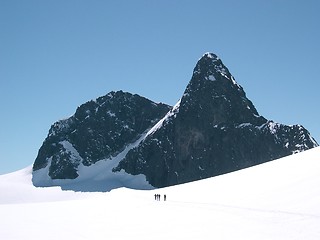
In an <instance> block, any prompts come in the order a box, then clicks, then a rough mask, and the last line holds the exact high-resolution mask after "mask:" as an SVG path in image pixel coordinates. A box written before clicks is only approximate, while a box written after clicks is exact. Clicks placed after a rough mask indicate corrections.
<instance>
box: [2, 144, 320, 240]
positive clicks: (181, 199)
mask: <svg viewBox="0 0 320 240" xmlns="http://www.w3.org/2000/svg"><path fill="white" fill-rule="evenodd" d="M319 156H320V147H317V148H314V149H311V150H308V151H305V152H301V153H297V154H295V155H291V156H289V157H285V158H282V159H278V160H275V161H272V162H268V163H265V164H261V165H259V166H255V167H251V168H247V169H244V170H240V171H236V172H233V173H229V174H225V175H221V176H218V177H213V178H209V179H205V180H200V181H195V182H192V183H187V184H182V185H177V186H172V187H167V188H162V189H154V190H133V189H127V188H118V189H115V190H112V191H111V192H105V193H81V192H72V191H62V190H61V189H60V188H58V187H50V188H36V187H34V186H33V185H32V182H31V167H29V168H26V169H23V170H21V171H18V172H14V173H11V174H7V175H2V176H0V192H1V195H0V212H1V215H0V238H1V239H6V240H11V239H19V240H20V239H24V240H29V239H30V240H31V239H32V240H37V239H46V240H50V239H54V240H56V239H62V240H63V239H77V240H82V239H98V240H99V239H148V240H149V239H155V240H158V239H161V240H163V239H175V240H176V239H183V240H188V239H192V240H194V239H224V240H228V239H232V240H234V239H246V240H250V239H254V240H256V239H259V240H261V239H273V240H274V239H281V240H284V239H290V240H294V239H308V240H312V239H314V240H318V239H320V227H319V226H320V204H319V203H320V188H319V186H320V174H319V172H320V159H319ZM156 193H158V194H161V195H162V196H161V197H162V198H161V201H155V200H154V194H156ZM163 194H166V195H167V201H166V202H164V201H163Z"/></svg>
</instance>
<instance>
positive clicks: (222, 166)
mask: <svg viewBox="0 0 320 240" xmlns="http://www.w3.org/2000/svg"><path fill="white" fill-rule="evenodd" d="M315 146H317V143H316V141H315V140H314V139H313V138H312V137H311V136H310V134H309V132H308V131H307V130H306V129H304V128H303V127H302V126H299V125H294V126H285V125H282V124H277V123H274V122H272V121H268V120H266V119H265V118H264V117H262V116H260V115H259V114H258V112H257V110H256V109H255V107H254V106H253V104H252V102H251V101H250V100H249V99H248V98H247V97H246V94H245V92H244V91H243V89H242V87H241V86H239V85H238V84H237V83H236V82H235V80H234V78H233V76H232V75H231V74H230V72H229V70H228V69H227V68H226V67H225V66H224V65H223V63H222V62H221V60H220V59H219V58H218V57H217V56H216V55H214V54H211V53H207V54H205V55H204V56H203V57H202V58H201V59H200V60H199V61H198V63H197V65H196V67H195V69H194V72H193V76H192V79H191V81H190V83H189V85H188V86H187V88H186V90H185V93H184V95H183V97H182V98H181V102H180V103H178V104H177V105H176V106H175V107H174V108H173V109H172V110H171V112H170V113H168V114H167V115H166V117H165V118H164V119H162V121H161V122H160V123H158V126H157V127H156V128H154V130H153V131H151V132H150V133H149V134H148V136H147V137H146V139H145V140H144V141H143V142H142V143H141V144H140V145H139V146H138V147H137V148H134V149H132V150H131V151H130V152H129V153H128V154H127V156H126V157H125V159H124V160H122V161H121V162H120V163H119V165H118V167H117V168H115V169H114V170H115V171H119V170H120V169H124V170H125V171H126V172H127V173H130V174H133V175H135V174H144V175H146V177H147V180H148V181H149V183H150V184H151V185H153V186H155V187H164V186H170V185H175V184H179V183H185V182H189V181H193V180H199V179H203V178H207V177H212V176H216V175H220V174H223V173H227V172H231V171H234V170H239V169H242V168H245V167H249V166H253V165H256V164H260V163H264V162H267V161H270V160H273V159H276V158H280V157H284V156H287V155H290V154H292V153H294V152H299V151H303V150H306V149H310V148H313V147H315Z"/></svg>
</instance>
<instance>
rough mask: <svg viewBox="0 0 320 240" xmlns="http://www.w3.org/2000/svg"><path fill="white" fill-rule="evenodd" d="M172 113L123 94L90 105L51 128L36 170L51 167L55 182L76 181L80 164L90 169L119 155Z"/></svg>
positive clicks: (161, 107) (103, 98)
mask: <svg viewBox="0 0 320 240" xmlns="http://www.w3.org/2000/svg"><path fill="white" fill-rule="evenodd" d="M169 110H170V106H168V105H165V104H162V103H160V104H156V103H154V102H152V101H150V100H148V99H146V98H143V97H140V96H138V95H132V94H130V93H125V92H122V91H118V92H111V93H109V94H107V95H106V96H103V97H100V98H98V99H96V100H95V101H89V102H87V103H85V104H83V105H81V106H80V107H78V109H77V111H76V113H75V114H74V115H73V116H72V117H70V118H68V119H66V120H60V121H58V122H56V123H54V124H53V125H52V126H51V129H50V131H49V134H48V137H47V138H46V140H45V141H44V143H43V145H42V146H41V148H40V150H39V153H38V156H37V158H36V160H35V162H34V165H33V170H34V171H36V170H39V169H42V168H45V167H47V165H48V164H49V163H50V166H49V170H48V171H49V172H48V175H49V176H50V177H51V178H52V179H74V178H76V177H78V173H77V168H78V166H79V164H80V163H82V164H83V165H85V166H89V165H91V164H94V163H96V162H97V161H99V160H101V159H105V158H109V157H111V156H113V155H116V154H117V153H119V152H120V151H122V150H123V149H124V147H125V146H126V145H127V144H129V143H131V142H133V141H135V140H136V139H137V138H138V137H139V136H140V135H141V134H142V133H143V132H144V131H146V130H147V129H148V128H150V127H152V126H153V125H154V124H155V123H156V122H157V121H158V120H159V119H161V118H162V117H163V116H164V115H165V114H166V112H167V111H169Z"/></svg>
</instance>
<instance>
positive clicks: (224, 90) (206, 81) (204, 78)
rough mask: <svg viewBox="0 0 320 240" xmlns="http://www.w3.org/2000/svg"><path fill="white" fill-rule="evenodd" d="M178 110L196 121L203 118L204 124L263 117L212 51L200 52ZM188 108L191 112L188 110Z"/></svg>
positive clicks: (260, 118) (257, 121)
mask: <svg viewBox="0 0 320 240" xmlns="http://www.w3.org/2000/svg"><path fill="white" fill-rule="evenodd" d="M180 111H181V114H182V115H186V116H185V117H184V118H190V117H191V118H198V121H200V122H201V121H202V119H206V120H205V122H206V123H207V124H208V123H210V124H213V125H216V124H225V123H226V124H230V123H244V122H251V123H257V124H262V123H263V122H265V121H266V119H264V118H262V117H260V116H259V114H258V112H257V110H256V108H255V107H254V105H253V104H252V102H251V101H250V100H249V99H248V98H247V97H246V94H245V92H244V91H243V88H242V87H241V86H240V85H239V84H237V82H236V81H235V79H234V77H233V76H232V75H231V73H230V72H229V70H228V68H227V67H226V66H225V65H224V64H223V63H222V61H221V59H220V58H219V57H217V55H215V54H213V53H206V54H204V55H203V57H202V58H200V59H199V61H198V62H197V64H196V67H195V68H194V71H193V75H192V78H191V80H190V82H189V84H188V86H187V88H186V90H185V92H184V94H183V96H182V99H181V106H180ZM190 111H191V112H193V114H189V112H190ZM194 113H197V114H196V115H195V114H194ZM208 119H210V121H209V122H208V121H207V120H208Z"/></svg>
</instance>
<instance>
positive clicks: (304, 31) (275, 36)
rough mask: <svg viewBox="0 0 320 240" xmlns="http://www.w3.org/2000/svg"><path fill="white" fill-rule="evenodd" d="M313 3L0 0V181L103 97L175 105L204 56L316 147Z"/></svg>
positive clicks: (318, 39)
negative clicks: (57, 127) (56, 128)
mask: <svg viewBox="0 0 320 240" xmlns="http://www.w3.org/2000/svg"><path fill="white" fill-rule="evenodd" d="M319 12H320V1H318V0H307V1H298V0H281V1H279V0H268V1H265V0H252V1H246V0H244V1H239V0H233V1H231V0H224V1H221V0H219V1H215V0H208V1H204V0H197V1H190V0H180V1H178V0H162V1H158V0H144V1H142V0H141V1H139V0H136V1H131V0H127V1H124V0H117V1H116V0H114V1H113V0H110V1H103V0H90V1H88V0H87V1H81V0H67V1H66V0H54V1H53V0H47V1H44V0H38V1H34V0H28V1H24V0H20V1H19V0H1V1H0V91H1V94H0V111H1V117H0V134H1V135H0V174H3V173H7V172H12V171H15V170H19V169H22V168H24V167H26V166H28V165H31V164H32V163H33V161H34V159H35V158H36V156H37V152H38V149H39V148H40V146H41V145H42V142H43V141H44V139H45V137H46V136H47V133H48V130H49V128H50V126H51V124H53V123H54V122H55V121H57V120H59V119H63V118H66V117H69V116H71V115H73V113H74V112H75V110H76V108H77V106H79V105H81V104H82V103H84V102H86V101H89V100H90V99H94V98H96V97H99V96H102V95H104V94H106V93H108V92H110V91H112V90H124V91H128V92H131V93H137V94H140V95H142V96H145V97H147V98H150V99H151V100H154V101H157V102H160V101H161V102H165V103H168V104H172V105H173V104H175V103H176V102H177V101H178V99H179V98H180V97H181V95H182V93H183V91H184V89H185V87H186V85H187V84H188V82H189V80H190V78H191V75H192V71H193V68H194V66H195V64H196V62H197V60H198V59H199V58H200V57H201V56H202V55H203V53H205V52H214V53H216V54H217V55H218V56H220V58H221V59H222V60H223V62H224V63H225V65H226V66H227V67H228V68H229V70H230V71H231V73H232V74H233V76H234V77H235V79H236V80H237V82H238V83H239V84H240V85H242V87H243V88H244V90H245V92H246V93H247V96H248V97H249V99H251V100H252V101H253V103H254V105H255V106H256V108H257V110H258V112H259V113H260V114H261V115H263V116H265V117H266V118H268V119H272V120H274V121H277V122H280V123H284V124H302V125H303V126H305V127H306V128H307V129H308V130H309V131H310V132H311V134H312V135H313V136H314V137H315V138H316V140H317V141H318V142H319V141H320V129H319V126H318V123H319V119H320V114H319V103H320V94H319V89H320V83H319V80H320V79H319V78H320V77H319V70H320V58H319V56H320V27H319V23H320V14H319Z"/></svg>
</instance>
